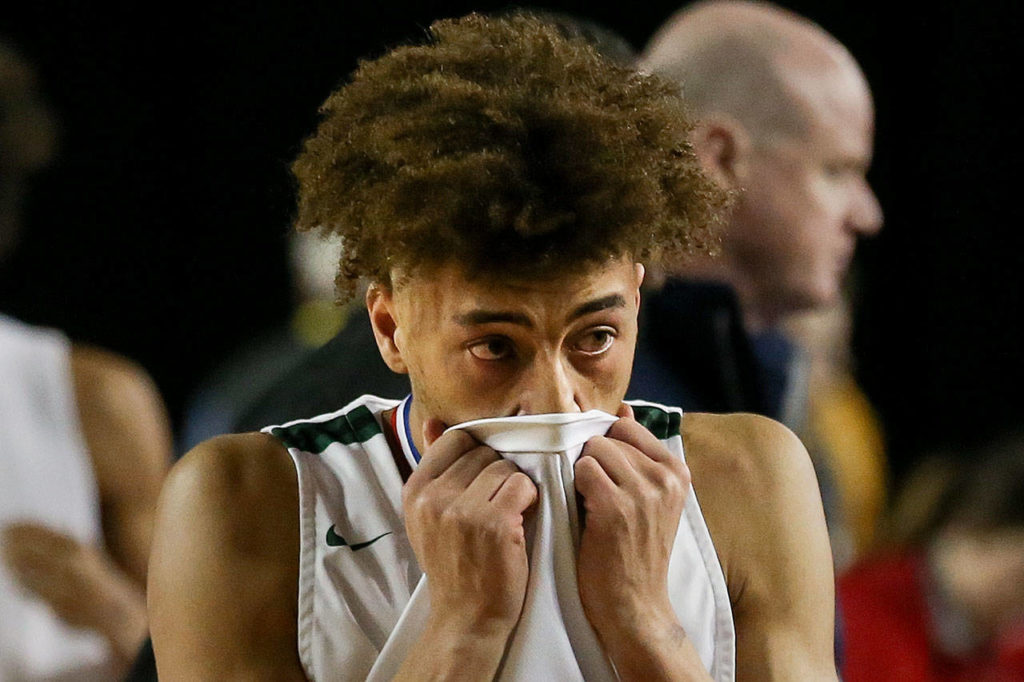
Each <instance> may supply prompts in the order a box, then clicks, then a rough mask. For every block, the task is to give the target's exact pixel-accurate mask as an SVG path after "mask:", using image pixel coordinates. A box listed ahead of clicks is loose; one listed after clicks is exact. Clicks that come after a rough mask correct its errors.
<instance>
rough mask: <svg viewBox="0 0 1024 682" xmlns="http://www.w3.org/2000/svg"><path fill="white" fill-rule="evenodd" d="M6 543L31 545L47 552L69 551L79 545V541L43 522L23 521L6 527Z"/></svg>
mask: <svg viewBox="0 0 1024 682" xmlns="http://www.w3.org/2000/svg"><path fill="white" fill-rule="evenodd" d="M4 544H5V545H6V544H11V545H19V546H31V547H36V548H39V550H40V551H45V552H60V553H67V552H70V551H73V550H74V549H75V548H76V547H77V546H78V541H77V540H75V539H74V538H73V537H71V536H69V535H65V534H64V533H61V532H60V531H57V530H54V529H52V528H50V527H48V526H45V525H43V524H40V523H31V522H27V521H21V522H17V523H12V524H10V525H8V526H7V527H6V528H4Z"/></svg>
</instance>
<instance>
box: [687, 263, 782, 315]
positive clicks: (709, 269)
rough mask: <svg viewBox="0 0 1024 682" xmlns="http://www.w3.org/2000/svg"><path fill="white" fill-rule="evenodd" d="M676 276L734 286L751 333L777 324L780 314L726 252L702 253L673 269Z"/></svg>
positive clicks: (742, 313)
mask: <svg viewBox="0 0 1024 682" xmlns="http://www.w3.org/2000/svg"><path fill="white" fill-rule="evenodd" d="M671 276H672V277H678V278H679V279H688V280H700V281H704V282H719V283H721V284H725V285H727V286H729V287H731V288H732V290H733V291H735V292H736V298H737V300H738V301H739V307H740V314H741V316H742V317H743V326H744V328H745V329H746V330H747V331H748V332H750V333H757V332H760V331H763V330H765V329H767V328H769V327H772V326H774V325H775V323H776V322H777V321H778V315H777V314H775V312H774V311H772V310H770V309H769V308H768V307H767V306H764V305H761V302H760V301H759V300H758V297H757V295H756V292H757V288H756V287H755V286H754V283H753V282H751V281H750V279H749V278H748V277H745V276H743V275H742V274H741V272H740V270H739V269H738V268H736V267H734V266H733V264H732V263H730V261H729V258H728V257H727V256H726V255H725V254H724V253H723V254H720V255H718V256H700V257H695V258H693V259H692V260H690V261H687V263H686V265H685V266H682V267H680V268H678V269H676V270H673V271H672V272H671Z"/></svg>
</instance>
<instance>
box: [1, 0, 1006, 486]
mask: <svg viewBox="0 0 1024 682" xmlns="http://www.w3.org/2000/svg"><path fill="white" fill-rule="evenodd" d="M5 4H6V5H14V3H5ZM784 4H785V6H787V7H790V8H792V9H795V10H797V11H799V12H801V13H803V14H805V15H807V16H809V17H810V18H812V19H814V20H816V21H817V22H818V23H820V24H821V25H823V26H824V27H825V28H826V29H827V30H829V31H830V32H832V33H833V34H834V35H836V36H837V37H838V38H839V39H840V40H841V41H843V42H844V43H845V44H846V45H847V46H848V47H850V49H851V51H852V52H853V53H854V54H855V55H856V56H857V58H858V59H859V60H860V62H861V64H862V66H863V68H864V70H865V72H866V74H867V76H868V80H869V81H870V82H871V84H872V87H873V89H874V91H875V97H876V104H877V110H878V124H877V125H878V135H877V153H876V162H875V167H874V169H873V170H872V173H871V179H872V181H873V183H874V185H875V188H876V190H877V193H878V195H879V198H880V200H881V202H882V205H883V207H884V208H885V211H886V227H885V230H884V231H883V233H882V234H881V236H879V237H878V238H877V239H875V240H874V241H872V242H870V243H868V244H865V245H864V246H863V247H862V248H861V251H860V253H859V256H858V263H857V267H858V271H859V282H860V289H861V308H860V311H859V313H858V317H857V329H856V334H855V352H856V358H857V362H858V373H859V377H860V379H861V382H862V384H863V385H864V386H865V388H866V390H867V391H868V393H869V396H870V397H871V399H872V400H873V402H874V403H875V404H876V406H877V407H878V409H879V411H880V413H881V416H882V418H883V421H884V425H885V428H886V431H887V435H888V439H889V446H890V452H891V457H892V462H893V468H894V470H895V472H896V473H897V474H900V473H902V472H903V471H905V469H906V467H907V465H908V464H909V463H910V462H912V461H913V459H914V458H916V457H918V456H920V454H922V453H924V452H927V451H930V450H932V449H935V448H937V447H942V446H945V447H958V446H960V445H966V444H970V443H971V442H973V441H975V440H978V439H982V438H985V437H987V436H989V435H990V434H992V433H993V432H994V431H996V430H998V429H1001V428H1004V427H1006V426H1009V425H1015V424H1019V423H1020V421H1021V420H1020V415H1021V407H1022V402H1024V397H1022V391H1021V390H1020V389H1019V386H1020V384H1021V380H1022V378H1024V376H1022V375H1024V372H1022V370H1024V359H1022V357H1021V354H1020V352H1019V349H1020V347H1021V340H1022V333H1021V331H1020V328H1019V327H1020V325H1019V324H1018V322H1019V320H1020V307H1021V301H1020V298H1021V295H1020V292H1021V283H1022V274H1021V266H1022V264H1024V263H1022V258H1021V254H1020V251H1019V250H1018V244H1019V242H1020V240H1019V239H1018V238H1017V233H1018V231H1019V230H1020V229H1021V220H1020V218H1021V215H1020V214H1021V209H1020V206H1021V200H1020V197H1019V194H1020V189H1019V188H1018V184H1019V182H1018V181H1019V178H1020V173H1019V172H1018V165H1019V150H1020V126H1019V124H1018V118H1019V115H1020V109H1019V106H1018V105H1016V104H1013V100H1014V99H1016V95H1017V94H1018V91H1019V90H1020V85H1019V83H1020V75H1019V72H1018V71H1016V70H1012V69H1011V64H1014V63H1017V62H1018V61H1019V57H1020V55H1019V54H1018V52H1019V48H1017V47H1016V43H1018V42H1019V36H1020V34H1021V31H1020V29H1021V26H1020V24H1021V22H1020V11H1019V10H1016V9H1015V3H984V2H975V3H960V2H956V3H953V2H946V3H937V4H936V3H933V4H930V5H929V6H928V7H927V9H923V8H922V9H921V10H920V11H915V9H914V8H913V7H912V6H911V5H910V4H904V3H892V2H885V3H883V2H878V1H872V2H831V3H826V2H818V3H814V2H790V3H784ZM505 6H506V5H505V3H493V2H492V3H488V2H479V3H466V2H463V3H458V2H419V3H416V4H415V5H414V4H413V3H384V2H375V3H359V4H355V3H350V2H342V1H341V0H336V1H335V2H323V1H317V2H304V3H299V2H284V1H283V0H278V1H276V2H262V3H248V2H226V1H220V2H218V1H214V2H209V3H206V5H205V7H204V8H202V9H195V10H186V9H184V8H183V7H181V6H174V7H172V6H171V5H170V4H169V3H164V4H152V5H150V4H147V3H136V7H135V8H133V9H124V8H117V7H115V6H114V5H113V4H112V3H98V2H86V1H84V0H82V1H77V2H55V1H46V0H42V1H39V2H31V3H30V2H24V3H17V5H16V6H7V7H5V8H4V9H3V11H2V12H0V34H2V35H3V36H5V37H6V38H7V39H8V40H10V41H11V42H13V44H14V45H15V46H16V47H18V48H19V49H20V50H21V51H22V52H23V53H24V54H25V55H26V56H27V57H28V58H29V59H30V60H31V61H32V62H34V63H35V64H36V65H37V67H38V69H39V72H40V76H41V80H42V83H43V90H44V92H45V93H46V95H47V98H48V99H49V101H50V102H51V103H52V105H53V107H54V108H55V110H56V111H57V113H58V116H59V117H60V119H61V121H62V124H63V131H62V143H61V152H60V156H59V159H58V160H57V162H56V163H55V164H54V165H53V166H52V167H51V169H49V170H48V171H47V172H45V173H44V174H43V175H42V176H40V177H39V179H38V182H37V183H36V186H35V189H34V191H33V194H32V197H31V202H30V205H29V208H28V210H29V219H28V229H27V230H26V234H25V237H24V240H23V242H22V244H21V247H20V248H19V250H18V251H17V252H16V253H15V254H13V256H12V257H11V259H10V260H9V262H8V263H7V264H6V265H5V266H4V268H3V273H2V276H0V309H2V310H4V311H7V312H9V313H11V314H14V315H16V316H19V317H22V318H23V319H25V320H27V321H30V322H34V323H42V324H49V325H55V326H59V327H62V328H64V329H66V330H68V332H69V334H70V335H71V336H72V337H73V338H75V339H77V340H81V341H88V342H93V343H97V344H101V345H103V346H106V347H109V348H111V349H114V350H117V351H120V352H122V353H124V354H126V355H128V356H130V357H133V358H135V359H136V360H138V361H139V362H141V363H142V364H143V365H144V366H145V367H146V368H147V369H148V370H149V371H150V372H151V373H152V374H153V376H154V377H155V379H156V381H157V383H158V384H159V386H160V388H161V390H162V391H163V394H164V396H165V398H166V400H167V403H168V405H169V407H170V409H171V412H172V415H173V416H174V418H175V420H176V422H177V420H179V419H180V413H181V409H182V407H183V404H184V402H185V400H186V398H187V397H188V394H189V392H190V391H191V390H192V389H193V388H194V387H195V385H196V384H197V382H199V381H200V380H201V379H202V377H203V376H204V375H205V374H206V373H207V372H208V371H210V370H211V369H212V368H213V367H214V366H215V365H216V363H218V362H219V361H220V360H221V359H223V358H224V357H225V356H226V355H227V354H229V353H230V352H231V351H232V349H234V348H236V347H237V346H238V345H240V344H242V343H244V342H245V341H246V340H249V339H251V338H253V337H254V336H255V335H257V334H258V333H260V332H261V331H262V330H265V329H267V328H268V327H271V326H273V325H274V324H276V323H278V322H279V321H280V320H282V319H283V318H284V317H285V315H286V314H287V311H288V309H289V304H290V296H291V293H290V289H289V282H288V275H287V268H286V265H285V256H284V253H285V252H284V243H285V241H284V236H285V233H286V230H287V226H288V223H289V218H290V214H291V210H292V187H291V184H290V180H289V178H288V174H287V170H286V168H287V163H288V161H289V160H290V159H291V158H292V156H293V155H294V153H295V151H296V149H297V145H298V143H299V141H300V140H301V139H302V137H303V136H304V135H306V134H307V133H308V132H310V131H311V130H312V128H313V126H314V123H315V120H316V108H317V106H318V105H319V103H320V102H321V101H322V100H323V99H324V98H325V96H326V95H327V94H328V93H329V92H330V91H331V90H332V89H333V87H334V86H335V85H336V84H338V83H339V82H340V81H341V80H342V79H343V78H344V77H345V76H346V74H348V73H349V72H350V71H351V70H352V69H353V68H354V66H355V60H356V58H357V57H358V56H363V55H374V54H378V53H379V52H381V51H382V50H383V49H384V48H385V47H386V46H388V45H393V44H395V43H397V42H400V41H403V40H406V39H409V38H415V37H418V36H420V35H422V32H423V28H424V27H425V26H427V25H428V24H429V23H430V21H431V20H432V19H435V18H438V17H442V16H455V15H460V14H464V13H466V12H468V11H470V10H474V9H475V10H481V11H488V10H494V9H499V8H502V7H505ZM536 6H544V7H549V8H552V9H560V10H565V11H569V12H572V13H575V14H578V15H580V16H586V17H589V18H591V19H594V20H597V21H599V22H601V23H603V24H605V25H606V26H608V27H611V28H614V29H616V30H618V31H619V32H620V33H621V34H622V35H624V36H625V37H626V38H627V39H628V40H629V41H630V42H632V43H633V44H634V45H635V46H637V47H642V45H643V44H644V42H645V41H646V39H647V38H648V37H649V36H650V35H651V33H652V32H653V31H654V29H655V28H656V27H657V26H658V25H659V24H660V23H661V22H662V21H663V20H664V19H666V18H667V17H668V16H669V15H670V14H671V13H672V12H673V11H674V10H675V9H677V8H678V6H679V5H678V4H677V3H675V2H665V1H662V0H653V1H650V2H647V3H628V4H619V5H616V6H611V5H608V6H607V7H606V8H605V9H598V8H597V7H595V6H593V5H591V4H589V3H584V2H564V1H563V2H551V3H549V4H546V5H536ZM1011 52H1012V53H1011Z"/></svg>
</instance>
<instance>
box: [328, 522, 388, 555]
mask: <svg viewBox="0 0 1024 682" xmlns="http://www.w3.org/2000/svg"><path fill="white" fill-rule="evenodd" d="M385 535H391V531H388V532H386V533H381V534H380V535H378V536H377V537H375V538H373V539H372V540H367V541H366V542H353V543H349V542H347V541H346V540H345V538H343V537H341V536H340V535H338V533H337V531H335V530H334V526H333V525H332V526H331V527H330V528H328V529H327V544H328V546H330V547H349V548H350V549H351V550H352V551H353V552H355V551H358V550H360V549H365V548H366V547H369V546H370V545H372V544H373V543H375V542H377V540H380V539H381V538H382V537H384V536H385Z"/></svg>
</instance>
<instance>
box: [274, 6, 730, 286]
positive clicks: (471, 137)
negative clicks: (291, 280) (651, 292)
mask: <svg viewBox="0 0 1024 682" xmlns="http://www.w3.org/2000/svg"><path fill="white" fill-rule="evenodd" d="M690 128H691V124H690V119H689V117H688V116H687V115H686V112H685V107H684V105H683V102H682V100H681V99H680V97H679V92H678V90H677V88H676V87H675V86H672V85H670V84H668V83H666V82H664V81H662V80H660V79H658V78H656V77H653V76H647V75H642V74H639V73H637V72H636V71H634V70H632V69H629V68H625V67H621V66H616V65H614V64H612V63H610V62H608V61H607V60H605V59H603V58H602V57H601V56H599V55H598V53H597V52H596V51H595V50H594V48H592V47H591V46H590V45H588V44H587V43H585V42H584V41H582V40H578V39H575V40H574V39H566V38H564V37H562V36H561V35H560V32H559V31H558V30H557V29H556V28H555V27H553V26H551V25H550V24H547V23H545V22H544V21H542V20H540V19H537V18H535V17H532V16H529V15H526V14H522V15H515V16H506V17H503V18H486V17H483V16H480V15H475V14H473V15H469V16H467V17H464V18H461V19H450V20H443V21H438V22H435V23H434V24H433V25H432V26H431V27H430V31H429V40H428V42H426V44H423V45H414V46H404V47H399V48H397V49H394V50H391V51H390V52H388V53H387V54H385V55H384V56H382V57H380V58H378V59H374V60H368V61H362V62H360V64H359V67H358V68H357V69H356V71H355V73H354V74H353V75H352V78H351V80H350V82H349V83H348V84H346V85H344V86H342V87H341V88H339V89H338V90H337V91H336V92H334V93H333V94H332V95H331V96H330V97H329V98H328V99H327V101H326V102H325V103H324V105H323V106H322V108H321V122H320V124H319V127H318V128H317V130H316V132H315V134H314V135H312V136H311V137H310V138H308V139H307V140H306V141H305V143H304V145H303V149H302V152H301V153H300V155H299V156H298V158H297V159H296V160H295V162H294V164H293V165H292V171H293V173H294V174H295V177H296V179H297V181H298V196H299V200H298V215H297V218H296V227H297V228H298V229H300V230H310V229H315V230H320V231H322V232H323V233H325V234H331V235H336V236H340V238H341V241H342V245H343V251H342V257H341V262H340V269H339V273H338V277H337V285H338V291H339V296H340V298H341V299H342V300H345V299H348V298H351V296H352V295H353V293H354V292H355V289H356V284H357V283H358V281H359V280H360V278H364V277H365V278H369V279H370V280H373V281H376V282H380V283H383V284H386V285H391V284H392V283H393V282H392V276H393V275H395V274H398V275H399V276H407V275H411V274H414V273H417V272H421V271H424V270H425V269H429V268H431V267H436V266H440V265H443V264H447V263H452V262H455V263H458V264H459V265H460V266H461V267H463V268H464V270H465V272H466V273H467V275H468V276H470V277H477V276H481V275H486V276H488V277H501V276H502V275H515V276H523V275H525V276H534V275H535V276H546V275H554V274H557V273H558V272H560V271H562V270H564V269H565V268H566V266H567V265H568V266H572V267H578V266H580V265H581V264H587V263H593V264H596V263H600V262H603V261H606V260H608V259H611V258H617V257H623V256H627V255H628V256H629V257H631V258H634V259H636V260H639V261H642V262H648V263H650V262H661V261H666V260H668V259H675V258H679V257H684V256H686V255H688V254H692V253H694V252H706V251H711V250H714V247H715V245H716V243H717V237H716V233H717V226H718V225H719V224H720V222H721V220H720V216H721V213H722V210H721V209H722V208H724V206H725V205H726V204H727V202H728V196H727V195H726V194H725V193H724V192H722V191H721V190H719V189H718V188H717V187H716V186H715V185H714V184H713V183H712V182H711V181H710V180H709V179H708V178H707V177H706V176H705V175H703V174H702V172H701V170H700V167H699V162H698V160H697V158H696V157H695V155H694V153H693V150H692V148H691V146H690V144H689V143H688V141H687V134H688V133H689V131H690Z"/></svg>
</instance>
